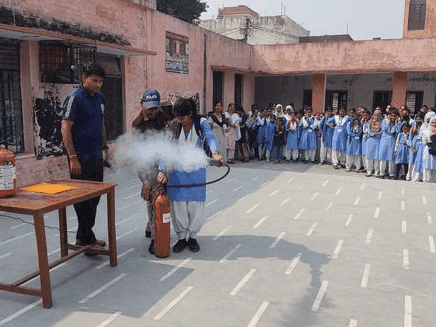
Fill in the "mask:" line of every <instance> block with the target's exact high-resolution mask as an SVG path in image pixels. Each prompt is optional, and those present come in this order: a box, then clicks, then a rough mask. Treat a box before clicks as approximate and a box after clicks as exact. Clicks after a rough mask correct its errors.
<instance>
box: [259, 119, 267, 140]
mask: <svg viewBox="0 0 436 327" xmlns="http://www.w3.org/2000/svg"><path fill="white" fill-rule="evenodd" d="M256 125H257V126H258V129H257V137H256V143H257V145H258V146H260V145H264V144H265V129H266V125H267V122H266V118H259V119H258V121H257V122H256Z"/></svg>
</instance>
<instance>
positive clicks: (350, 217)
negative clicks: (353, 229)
mask: <svg viewBox="0 0 436 327" xmlns="http://www.w3.org/2000/svg"><path fill="white" fill-rule="evenodd" d="M353 217H354V216H353V214H351V215H349V216H348V219H347V221H346V222H345V226H347V227H348V226H350V224H351V222H352V221H353Z"/></svg>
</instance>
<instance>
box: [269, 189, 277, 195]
mask: <svg viewBox="0 0 436 327" xmlns="http://www.w3.org/2000/svg"><path fill="white" fill-rule="evenodd" d="M279 192H280V189H277V190H275V191H274V192H272V193H271V194H270V195H269V196H274V195H276V194H277V193H279Z"/></svg>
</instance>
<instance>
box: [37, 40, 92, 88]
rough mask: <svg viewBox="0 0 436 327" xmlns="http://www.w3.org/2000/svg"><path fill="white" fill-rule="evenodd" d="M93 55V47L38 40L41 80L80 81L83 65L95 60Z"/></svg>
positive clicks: (70, 82) (64, 82)
mask: <svg viewBox="0 0 436 327" xmlns="http://www.w3.org/2000/svg"><path fill="white" fill-rule="evenodd" d="M95 56H96V48H95V47H90V46H86V45H80V44H68V43H63V42H51V41H44V42H39V72H40V78H41V82H43V83H56V84H77V83H80V82H81V80H82V73H83V66H84V65H85V64H87V63H93V62H95Z"/></svg>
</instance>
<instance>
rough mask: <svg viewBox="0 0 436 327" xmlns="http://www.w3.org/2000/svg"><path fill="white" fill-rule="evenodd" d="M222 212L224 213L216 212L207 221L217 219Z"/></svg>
mask: <svg viewBox="0 0 436 327" xmlns="http://www.w3.org/2000/svg"><path fill="white" fill-rule="evenodd" d="M221 212H222V210H220V211H218V212H215V213H214V214H213V215H212V216H210V217H209V218H207V219H206V220H209V219H212V218H215V217H216V216H218V215H219V214H220V213H221Z"/></svg>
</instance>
